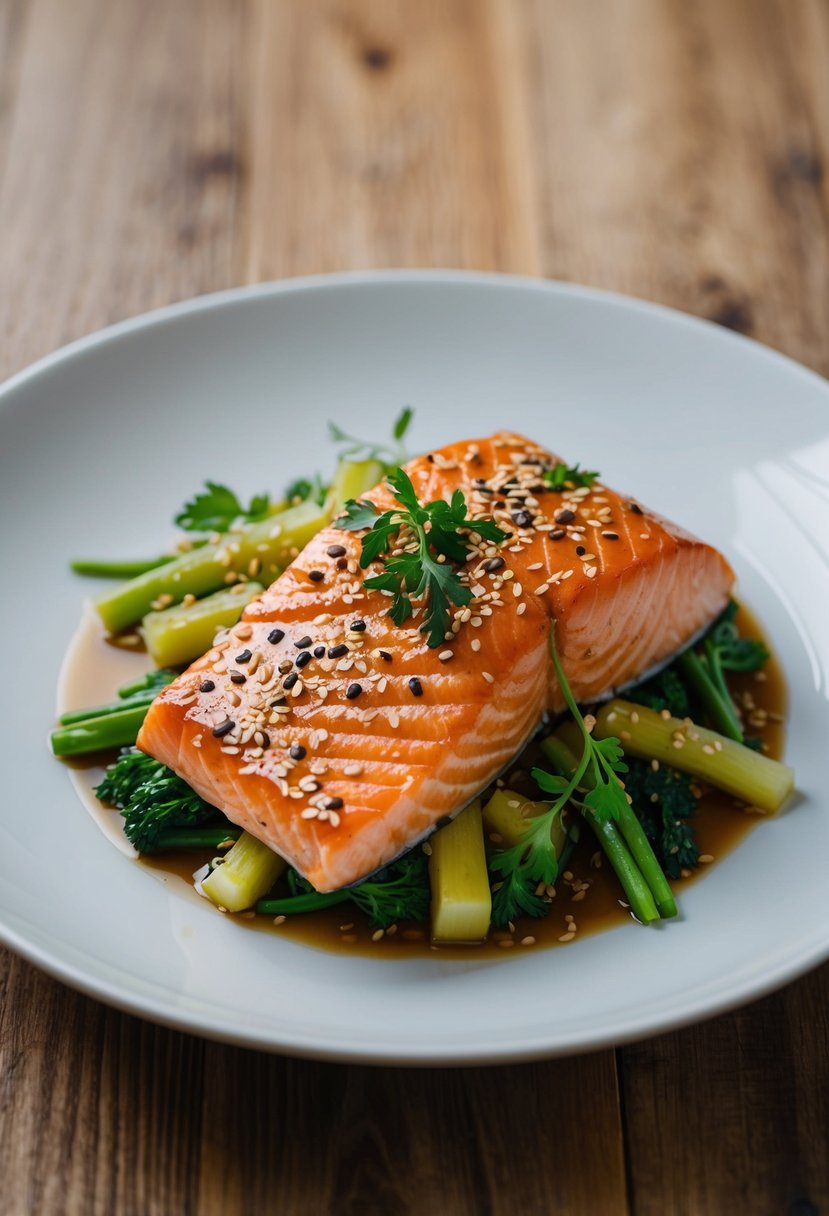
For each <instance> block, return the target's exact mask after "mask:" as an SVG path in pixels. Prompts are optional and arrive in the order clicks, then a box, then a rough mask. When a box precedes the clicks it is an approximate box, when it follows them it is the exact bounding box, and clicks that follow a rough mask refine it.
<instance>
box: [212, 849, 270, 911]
mask: <svg viewBox="0 0 829 1216" xmlns="http://www.w3.org/2000/svg"><path fill="white" fill-rule="evenodd" d="M287 864H288V863H287V862H286V861H285V859H284V858H282V857H280V856H279V854H278V853H274V851H273V849H269V848H268V846H267V845H266V844H263V843H262V841H261V840H257V839H256V837H255V836H250V835H249V834H248V833H247V832H243V833H242V835H241V836H240V837H239V839H238V840H237V841H236V843H235V844H234V846H233V848H232V849H230V851H229V852H228V853H227V854H226V855H225V858H224V861H223V862H222V863H221V865H217V866H216V868H215V870H213V871H212V873H210V874H208V876H207V878H205V879H203V881H202V884H201V889H202V891H203V892H204V894H205V895H206V896H207V897H208V899H211V900H212V901H213V903H214V904H216V905H217V906H218V907H222V908H227V910H228V912H244V911H245V909H246V908H252V907H253V905H254V904H255V903H256V901H257V899H262V898H263V897H264V896H265V895H267V894H268V892H269V891H270V889H271V887H272V886H273V884H274V883H275V882H276V880H277V878H279V876H280V874H282V872H283V871H284V870H285V868H286V866H287Z"/></svg>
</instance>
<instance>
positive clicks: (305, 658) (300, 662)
mask: <svg viewBox="0 0 829 1216" xmlns="http://www.w3.org/2000/svg"><path fill="white" fill-rule="evenodd" d="M313 658H314V656H313V655H312V654H311V651H310V650H303V652H302V654H298V655H297V657H296V660H295V664H296V666H297V667H298V668H299V669H300V671H301V670H302V668H303V667H307V666H308V664H309V663H310V662H311V661H312V660H313Z"/></svg>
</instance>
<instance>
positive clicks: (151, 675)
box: [118, 671, 176, 699]
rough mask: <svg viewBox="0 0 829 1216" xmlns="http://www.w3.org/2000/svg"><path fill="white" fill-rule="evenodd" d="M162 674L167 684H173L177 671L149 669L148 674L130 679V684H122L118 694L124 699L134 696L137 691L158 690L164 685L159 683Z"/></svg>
mask: <svg viewBox="0 0 829 1216" xmlns="http://www.w3.org/2000/svg"><path fill="white" fill-rule="evenodd" d="M162 675H163V676H164V677H165V680H164V683H165V684H172V682H173V680H174V679H175V678H176V673H175V672H174V671H165V672H161V671H148V672H147V674H146V675H145V676H142V677H141V679H140V680H130V682H129V683H128V684H122V685H121V687H120V688H119V689H118V696H119V697H121V698H122V699H123V698H125V697H134V696H135V694H136V693H139V692H149V691H150V689H152V690H153V692H158V690H159V689H160V688H162V687H163V685H161V684H160V683H159V677H160V676H162Z"/></svg>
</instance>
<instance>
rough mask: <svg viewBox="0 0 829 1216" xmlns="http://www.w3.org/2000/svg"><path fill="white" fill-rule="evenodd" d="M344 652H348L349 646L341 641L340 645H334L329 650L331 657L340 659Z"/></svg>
mask: <svg viewBox="0 0 829 1216" xmlns="http://www.w3.org/2000/svg"><path fill="white" fill-rule="evenodd" d="M344 654H348V647H347V646H346V644H345V642H339V643H338V645H336V646H332V647H331V649H330V650H329V651H328V657H329V659H339V658H342V656H343V655H344Z"/></svg>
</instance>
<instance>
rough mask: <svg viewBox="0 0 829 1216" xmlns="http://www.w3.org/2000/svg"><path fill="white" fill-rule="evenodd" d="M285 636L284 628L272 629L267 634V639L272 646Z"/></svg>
mask: <svg viewBox="0 0 829 1216" xmlns="http://www.w3.org/2000/svg"><path fill="white" fill-rule="evenodd" d="M284 636H285V630H284V629H272V630H271V631H270V633H269V634H268V641H269V642H270V643H271V645H272V646H276V645H277V644H278V643H279V642H281V641H282V639H283V638H284Z"/></svg>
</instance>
